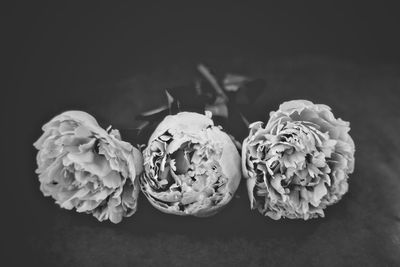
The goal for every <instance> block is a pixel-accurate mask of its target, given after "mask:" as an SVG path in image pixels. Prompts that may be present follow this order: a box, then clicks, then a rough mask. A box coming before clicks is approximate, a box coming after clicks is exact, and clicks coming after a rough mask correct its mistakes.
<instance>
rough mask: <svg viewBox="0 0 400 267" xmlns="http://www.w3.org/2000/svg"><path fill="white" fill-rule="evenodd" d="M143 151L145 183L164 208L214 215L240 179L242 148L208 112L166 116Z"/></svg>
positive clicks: (144, 188) (144, 187) (154, 202)
mask: <svg viewBox="0 0 400 267" xmlns="http://www.w3.org/2000/svg"><path fill="white" fill-rule="evenodd" d="M143 157H144V172H143V175H142V176H141V179H140V184H141V189H142V191H143V193H144V194H145V195H146V197H147V198H148V200H149V201H150V203H151V204H152V205H153V206H154V207H156V208H157V209H159V210H161V211H163V212H166V213H171V214H176V215H194V216H197V217H206V216H211V215H213V214H215V213H217V212H218V211H219V210H220V209H221V208H222V207H224V206H225V205H226V204H227V203H228V202H229V201H230V200H231V198H232V197H233V194H234V193H235V191H236V189H237V187H238V186H239V183H240V179H241V170H240V155H239V152H238V151H237V149H236V147H235V145H234V143H233V142H232V140H231V138H230V137H229V136H228V135H227V134H226V133H225V132H223V131H222V130H221V128H220V127H218V126H214V123H213V121H212V119H211V113H210V112H206V116H205V115H202V114H198V113H193V112H181V113H178V114H176V115H169V116H167V117H165V119H164V120H163V121H162V122H161V123H160V124H159V125H158V127H157V128H156V130H155V131H154V133H153V134H152V136H151V137H150V139H149V142H148V145H147V147H146V149H145V150H144V151H143Z"/></svg>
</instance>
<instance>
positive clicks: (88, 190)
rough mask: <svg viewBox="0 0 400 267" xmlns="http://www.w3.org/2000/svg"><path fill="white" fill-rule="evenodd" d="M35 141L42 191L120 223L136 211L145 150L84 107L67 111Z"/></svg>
mask: <svg viewBox="0 0 400 267" xmlns="http://www.w3.org/2000/svg"><path fill="white" fill-rule="evenodd" d="M43 131H44V133H43V135H42V136H41V137H40V138H39V139H38V140H37V141H36V142H35V143H34V146H35V147H36V148H37V149H38V150H39V151H38V154H37V164H38V168H37V170H36V173H38V174H39V181H40V189H41V191H42V192H43V194H44V195H45V196H51V197H53V198H54V199H55V201H56V203H57V204H58V205H59V206H60V207H61V208H65V209H68V210H71V209H73V208H75V209H76V211H77V212H85V213H91V214H93V216H95V217H96V218H97V219H98V220H99V221H103V220H107V219H109V220H110V221H111V222H113V223H119V222H120V221H121V220H122V218H123V217H129V216H131V215H132V214H133V213H135V211H136V207H137V198H138V193H139V186H138V179H136V177H137V176H138V175H139V174H140V173H141V171H142V169H143V158H142V155H141V153H140V151H139V150H138V149H136V148H134V147H133V146H132V145H130V144H129V143H127V142H124V141H121V136H120V134H119V132H118V130H111V131H105V130H104V129H103V128H101V127H100V126H99V125H98V123H97V121H96V120H95V118H93V117H92V116H91V115H89V114H87V113H85V112H82V111H67V112H64V113H62V114H60V115H58V116H56V117H54V118H53V119H52V120H51V121H50V122H48V123H47V124H45V125H44V126H43Z"/></svg>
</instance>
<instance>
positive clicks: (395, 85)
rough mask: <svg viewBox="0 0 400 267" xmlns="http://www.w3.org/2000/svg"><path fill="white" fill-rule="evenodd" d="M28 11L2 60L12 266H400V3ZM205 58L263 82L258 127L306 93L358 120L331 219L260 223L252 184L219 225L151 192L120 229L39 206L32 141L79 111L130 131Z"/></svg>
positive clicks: (20, 13)
mask: <svg viewBox="0 0 400 267" xmlns="http://www.w3.org/2000/svg"><path fill="white" fill-rule="evenodd" d="M30 5H31V6H17V7H15V9H14V11H15V13H13V16H10V17H9V18H8V19H9V21H8V22H9V25H13V26H15V28H14V29H11V28H10V30H9V32H8V34H10V36H9V38H8V40H11V42H10V43H9V45H10V49H9V50H6V51H12V53H11V54H10V55H11V57H10V61H9V64H8V69H9V70H11V73H10V75H9V76H8V78H10V79H7V80H6V84H5V87H6V88H7V89H8V90H7V92H6V96H7V97H8V96H10V97H11V98H10V101H8V103H6V105H2V118H4V119H2V120H3V121H5V122H6V125H5V129H6V130H5V131H3V132H6V135H7V136H6V137H5V138H3V141H5V142H4V147H5V148H6V151H7V152H6V153H5V152H3V154H5V155H6V156H7V158H8V160H9V162H6V163H7V164H6V165H5V172H4V174H3V176H4V177H3V178H4V181H5V183H4V187H3V192H4V194H3V196H5V199H6V201H5V202H3V207H4V210H3V212H2V220H3V223H4V225H5V226H4V227H3V229H4V230H6V233H5V235H4V238H2V241H3V242H5V245H6V248H7V250H6V253H7V255H8V256H9V263H8V264H7V266H13V265H19V266H146V265H153V266H164V265H165V266H204V265H206V266H222V265H228V266H265V265H267V266H294V265H296V266H310V265H311V266H356V265H360V266H399V265H400V257H399V250H400V194H399V192H400V175H399V173H400V138H399V130H400V108H399V103H400V67H399V61H398V60H397V59H396V56H398V55H399V51H398V49H395V48H396V47H398V46H397V44H398V42H397V43H396V41H398V40H397V39H396V40H395V39H394V37H393V34H392V33H393V32H395V30H396V29H398V28H396V25H397V24H395V22H398V18H397V15H396V14H395V13H394V14H393V13H390V12H391V10H392V11H393V9H390V8H386V9H382V8H378V7H375V6H373V7H370V8H369V9H368V11H369V14H372V15H371V16H364V15H365V14H364V13H363V11H359V12H358V10H359V9H358V6H356V7H353V8H351V9H346V8H343V9H342V8H340V7H336V8H333V7H328V8H325V9H322V11H321V10H318V9H315V8H305V7H292V8H291V9H290V10H289V11H287V10H286V9H282V8H276V9H271V8H268V7H267V8H265V9H261V8H257V7H253V8H251V7H241V6H239V5H235V6H234V7H231V6H221V7H218V8H210V9H207V8H204V7H202V6H200V7H196V8H194V9H188V8H187V9H179V10H175V11H174V12H172V13H171V12H164V11H159V10H157V9H156V8H152V7H150V8H148V9H147V12H148V13H146V15H141V16H140V14H141V10H137V9H135V8H134V7H133V8H132V7H131V9H129V8H127V7H125V6H122V7H119V8H118V9H116V8H110V7H108V6H105V5H104V6H101V5H100V7H99V6H97V5H96V6H89V5H88V6H73V5H72V6H71V5H68V6H62V5H59V6H50V7H49V6H48V5H39V4H36V3H35V6H33V4H30ZM32 10H33V11H32ZM360 10H361V9H360ZM195 11H196V13H193V12H195ZM208 11H209V12H210V14H208V13H207V12H208ZM356 11H357V12H356ZM340 12H341V13H340ZM385 12H387V13H388V14H391V15H386V14H387V13H385ZM339 13H340V14H341V15H340V16H339V15H337V14H339ZM147 14H149V15H147ZM193 14H194V15H193ZM221 14H225V16H222V15H221ZM264 14H266V15H265V16H264ZM376 14H380V17H379V18H378V17H375V16H373V15H376ZM193 16H194V17H193ZM127 18H128V19H127ZM387 25H389V26H388V27H386V26H387ZM11 48H13V49H11ZM199 62H202V63H204V64H206V65H208V66H209V67H211V68H212V69H215V70H218V71H220V72H237V73H241V74H245V75H250V76H252V77H256V78H264V79H265V80H266V82H267V86H266V90H265V92H264V93H263V94H262V96H261V97H260V98H259V99H258V100H257V102H256V104H255V105H254V106H253V108H252V113H251V116H250V119H251V120H264V121H265V120H267V118H268V114H269V111H271V110H276V109H277V108H278V106H279V104H280V103H281V102H283V101H286V100H290V99H299V98H303V99H309V100H311V101H313V102H314V103H324V104H327V105H329V106H331V107H332V109H333V112H334V114H335V115H336V116H338V117H341V118H343V119H345V120H348V121H350V122H351V128H352V130H351V132H350V134H351V135H352V137H353V139H354V141H355V143H356V168H355V172H354V173H353V174H352V175H351V176H350V190H349V193H348V194H347V195H345V197H344V198H343V199H342V201H340V202H339V203H338V204H336V205H334V206H331V207H329V208H328V209H327V210H326V217H325V218H323V219H316V220H309V221H293V220H281V221H273V220H271V219H268V218H265V217H263V216H261V215H259V214H258V213H257V212H252V211H250V209H249V202H248V199H247V194H246V189H245V187H244V186H243V184H242V185H241V187H240V188H239V190H238V192H237V194H236V197H235V198H234V199H233V200H232V201H231V203H230V204H229V206H228V207H227V208H226V209H224V210H223V211H222V212H221V213H219V214H217V215H215V216H213V217H211V218H205V219H197V218H187V217H177V216H172V215H166V214H163V213H161V212H159V211H157V210H155V209H154V208H152V207H151V206H150V204H148V203H147V200H146V199H145V198H144V197H143V195H141V198H140V200H139V209H138V212H137V213H136V214H135V215H134V216H132V217H131V218H128V219H125V220H124V221H123V222H122V223H120V224H118V225H113V224H111V223H107V222H106V223H99V222H97V221H96V220H95V219H94V218H93V217H92V216H90V215H84V214H77V213H75V212H72V211H66V210H61V209H60V208H58V206H56V205H55V204H54V203H53V200H52V199H50V198H44V197H43V196H42V194H41V192H40V190H39V182H38V180H37V176H36V175H35V173H34V170H35V168H36V162H35V155H36V151H35V150H34V148H33V146H32V143H33V142H34V141H35V140H36V139H37V138H38V137H39V136H40V134H41V130H40V127H41V125H42V124H43V123H45V122H47V121H48V120H49V119H50V118H51V117H53V116H54V115H56V114H58V113H60V112H62V111H65V110H68V109H81V110H85V111H87V112H89V113H91V114H92V115H94V116H95V117H96V118H98V120H99V122H100V124H102V126H104V127H107V126H108V125H110V124H111V125H113V126H114V127H115V128H119V129H124V130H129V129H132V128H134V127H135V125H136V124H135V122H134V120H133V117H134V116H135V115H136V114H138V113H139V112H140V111H145V110H147V109H150V108H154V107H157V106H158V105H159V104H160V103H162V102H163V101H164V100H165V99H164V95H163V93H162V92H163V89H165V88H167V87H170V86H175V85H181V84H185V83H188V82H191V81H192V80H193V77H194V76H195V75H196V71H195V67H196V64H197V63H199ZM3 109H4V111H3ZM123 138H125V139H126V140H127V141H129V140H130V136H129V134H128V135H125V136H123ZM3 218H4V219H3Z"/></svg>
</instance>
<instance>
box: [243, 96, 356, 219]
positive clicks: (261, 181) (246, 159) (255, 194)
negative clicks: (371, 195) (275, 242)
mask: <svg viewBox="0 0 400 267" xmlns="http://www.w3.org/2000/svg"><path fill="white" fill-rule="evenodd" d="M249 128H250V133H249V136H248V137H247V138H246V139H245V140H244V142H243V149H242V169H243V174H244V176H245V177H246V178H247V189H248V193H249V198H250V205H251V208H252V209H254V208H257V209H258V210H259V211H260V213H262V214H264V215H266V216H269V217H270V218H272V219H276V220H277V219H280V218H281V217H286V218H291V219H295V218H302V219H304V220H307V219H309V218H316V217H318V216H321V217H324V211H323V210H324V209H325V208H326V207H327V206H328V205H331V204H333V203H335V202H337V201H339V200H340V199H341V197H342V196H343V195H344V194H345V193H346V192H347V190H348V182H347V180H348V175H349V174H350V173H352V172H353V170H354V151H355V147H354V142H353V139H352V138H351V137H350V135H349V134H348V132H349V130H350V123H349V122H346V121H343V120H341V119H336V118H335V117H334V115H333V114H332V112H331V109H330V108H329V107H328V106H326V105H316V104H313V103H312V102H310V101H306V100H293V101H289V102H285V103H283V104H281V105H280V107H279V110H278V111H275V112H271V114H270V119H269V121H268V123H267V125H266V126H265V127H263V123H262V122H255V123H253V124H251V125H250V126H249Z"/></svg>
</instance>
